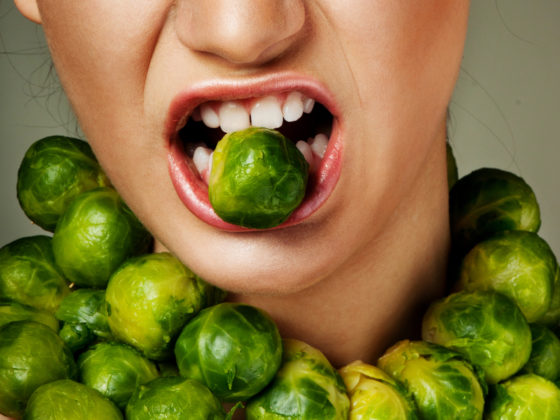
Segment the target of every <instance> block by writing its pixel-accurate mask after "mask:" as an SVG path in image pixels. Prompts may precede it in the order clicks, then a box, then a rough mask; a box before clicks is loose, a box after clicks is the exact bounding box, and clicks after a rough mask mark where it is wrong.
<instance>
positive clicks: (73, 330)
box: [58, 323, 96, 353]
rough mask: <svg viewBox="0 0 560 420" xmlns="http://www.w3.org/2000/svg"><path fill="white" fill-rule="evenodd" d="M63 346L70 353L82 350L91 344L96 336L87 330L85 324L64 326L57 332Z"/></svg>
mask: <svg viewBox="0 0 560 420" xmlns="http://www.w3.org/2000/svg"><path fill="white" fill-rule="evenodd" d="M58 335H59V336H60V338H62V341H64V344H66V346H67V347H68V348H69V349H70V350H71V351H72V353H75V352H77V351H78V350H82V349H84V348H86V347H87V346H89V345H90V344H91V343H93V342H94V341H95V339H96V335H95V334H94V333H93V331H92V330H90V329H89V328H88V326H87V325H86V324H80V323H79V324H72V323H69V324H64V325H63V326H62V328H61V329H60V331H59V332H58Z"/></svg>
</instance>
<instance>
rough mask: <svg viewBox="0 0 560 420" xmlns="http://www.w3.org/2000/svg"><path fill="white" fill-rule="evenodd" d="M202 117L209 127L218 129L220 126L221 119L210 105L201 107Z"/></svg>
mask: <svg viewBox="0 0 560 420" xmlns="http://www.w3.org/2000/svg"><path fill="white" fill-rule="evenodd" d="M200 117H201V118H202V122H203V123H204V124H205V125H206V126H207V127H210V128H218V127H219V126H220V118H219V117H218V114H216V111H214V110H213V109H212V107H211V106H210V105H209V104H204V105H202V106H201V107H200Z"/></svg>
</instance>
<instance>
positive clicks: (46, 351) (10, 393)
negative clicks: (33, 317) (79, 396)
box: [0, 321, 76, 417]
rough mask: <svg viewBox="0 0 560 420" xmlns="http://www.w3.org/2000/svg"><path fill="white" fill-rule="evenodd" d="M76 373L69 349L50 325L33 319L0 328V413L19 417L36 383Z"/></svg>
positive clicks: (72, 375)
mask: <svg viewBox="0 0 560 420" xmlns="http://www.w3.org/2000/svg"><path fill="white" fill-rule="evenodd" d="M75 375H76V364H75V363H74V359H73V358H72V353H71V352H70V350H69V349H68V348H67V347H66V346H65V345H64V343H63V342H62V340H61V339H60V337H59V336H58V335H57V334H56V332H54V331H53V330H52V329H51V328H49V327H47V326H45V325H43V324H39V323H38V322H34V321H17V322H11V323H9V324H6V325H4V326H3V327H2V328H0V413H3V414H6V415H8V416H11V417H20V416H21V414H22V413H23V410H24V409H25V405H26V403H27V400H28V399H29V397H30V396H31V394H32V393H33V391H35V389H36V388H37V387H39V386H40V385H43V384H45V383H48V382H52V381H55V380H57V379H64V378H73V377H75Z"/></svg>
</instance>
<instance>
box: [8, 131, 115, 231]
mask: <svg viewBox="0 0 560 420" xmlns="http://www.w3.org/2000/svg"><path fill="white" fill-rule="evenodd" d="M106 185H109V180H108V179H107V177H106V176H105V174H104V173H103V171H102V170H101V167H100V166H99V164H98V163H97V160H96V158H95V156H94V155H93V152H92V151H91V148H90V147H89V145H88V144H87V143H86V142H85V141H83V140H79V139H74V138H71V137H64V136H51V137H45V138H43V139H41V140H38V141H36V142H35V143H33V144H32V145H31V147H30V148H29V149H28V150H27V152H26V153H25V156H24V158H23V161H22V162H21V165H20V167H19V171H18V180H17V197H18V200H19V203H20V205H21V208H22V209H23V211H24V212H25V214H26V215H27V217H29V218H30V219H31V220H32V221H33V222H35V223H36V224H38V225H39V226H41V227H42V228H43V229H46V230H49V231H51V232H53V231H54V229H55V227H56V223H57V222H58V219H59V218H60V216H62V214H63V213H64V211H65V210H66V208H67V207H68V205H69V204H70V202H71V201H72V199H73V198H74V197H75V196H76V195H78V194H79V193H81V192H84V191H87V190H91V189H94V188H98V187H104V186H106Z"/></svg>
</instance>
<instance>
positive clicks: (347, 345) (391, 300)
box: [229, 141, 449, 367]
mask: <svg viewBox="0 0 560 420" xmlns="http://www.w3.org/2000/svg"><path fill="white" fill-rule="evenodd" d="M434 143H436V142H434ZM431 152H432V153H429V157H428V158H427V159H428V162H425V166H424V168H428V170H426V171H425V173H424V174H423V176H422V177H419V178H418V180H417V181H416V183H415V184H414V185H413V186H412V187H411V190H410V194H409V197H408V199H407V200H406V203H402V205H401V206H400V207H399V208H398V209H397V210H396V211H395V212H394V214H393V217H392V220H391V221H390V223H389V224H388V226H387V228H386V229H384V233H383V235H382V236H381V237H377V238H375V240H373V241H372V242H371V243H369V244H368V245H367V246H365V247H364V248H363V249H362V250H361V251H360V252H358V253H356V254H355V255H353V256H352V257H351V259H350V260H349V261H348V262H347V264H345V265H344V267H341V268H340V269H339V270H338V271H336V272H334V273H332V275H329V276H328V277H327V278H324V279H322V280H321V281H319V282H317V283H316V284H314V285H313V286H311V287H309V288H307V289H305V290H302V291H300V292H298V293H294V294H290V295H288V296H286V295H284V296H254V295H231V296H230V297H229V299H230V300H231V301H237V302H245V303H248V304H251V305H254V306H257V307H260V308H262V309H264V310H265V311H267V312H268V313H269V314H270V315H271V316H272V318H273V319H274V320H275V321H276V323H277V325H278V327H279V329H280V333H281V334H282V336H283V337H291V338H297V339H300V340H302V341H305V342H306V343H308V344H310V345H312V346H315V347H317V348H318V349H320V350H321V351H323V353H324V354H325V355H326V356H327V358H328V359H329V360H330V361H331V362H332V363H333V364H334V365H335V366H337V367H339V366H342V365H344V364H347V363H349V362H351V361H353V360H363V361H366V362H370V363H374V362H375V361H376V360H377V358H378V357H379V356H380V354H381V353H382V352H383V351H384V350H386V349H387V348H388V347H389V346H390V345H391V344H393V343H394V342H396V341H397V340H399V339H401V338H407V337H408V338H417V337H418V336H419V327H420V323H421V319H422V314H423V313H424V311H425V309H426V307H427V305H428V304H429V302H430V301H432V300H433V299H435V298H437V297H439V296H441V295H442V294H443V292H444V285H445V274H446V268H447V267H446V266H447V256H448V251H449V218H448V187H447V182H446V180H447V177H446V157H445V146H444V142H443V141H440V142H437V144H434V150H433V151H431Z"/></svg>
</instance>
